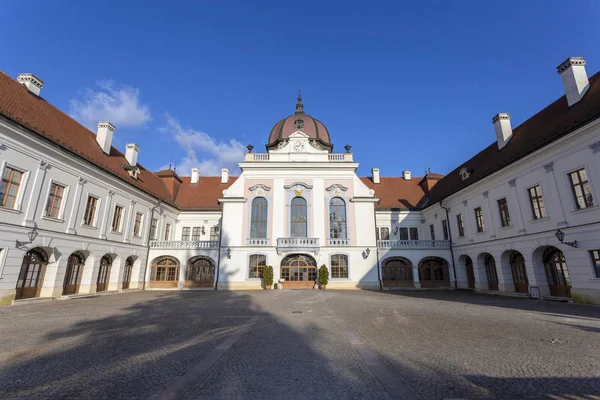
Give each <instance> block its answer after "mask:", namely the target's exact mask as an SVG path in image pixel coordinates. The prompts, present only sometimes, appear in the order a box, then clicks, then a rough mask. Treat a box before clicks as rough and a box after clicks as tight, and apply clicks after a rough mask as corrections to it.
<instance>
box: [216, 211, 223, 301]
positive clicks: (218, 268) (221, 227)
mask: <svg viewBox="0 0 600 400" xmlns="http://www.w3.org/2000/svg"><path fill="white" fill-rule="evenodd" d="M222 244H223V209H222V208H221V221H220V222H219V255H218V257H217V277H216V278H215V291H216V290H217V287H218V286H219V270H220V269H221V246H222Z"/></svg>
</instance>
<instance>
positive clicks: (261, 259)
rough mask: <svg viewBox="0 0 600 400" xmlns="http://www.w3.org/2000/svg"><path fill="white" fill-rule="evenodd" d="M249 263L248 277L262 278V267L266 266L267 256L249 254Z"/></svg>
mask: <svg viewBox="0 0 600 400" xmlns="http://www.w3.org/2000/svg"><path fill="white" fill-rule="evenodd" d="M249 261H250V263H249V265H248V277H249V278H262V276H263V269H264V268H265V267H266V266H267V256H265V255H263V254H252V255H250V260H249Z"/></svg>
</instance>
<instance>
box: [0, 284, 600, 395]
mask: <svg viewBox="0 0 600 400" xmlns="http://www.w3.org/2000/svg"><path fill="white" fill-rule="evenodd" d="M411 397H412V398H416V399H419V398H423V399H444V398H507V399H524V398H532V399H538V398H539V399H578V398H579V399H600V308H596V307H585V306H578V305H573V304H565V303H555V302H547V301H536V300H528V299H520V298H506V297H497V296H489V295H478V294H472V293H467V292H385V293H381V292H368V291H333V290H325V291H317V290H307V291H301V290H279V291H268V292H267V291H262V292H212V291H185V292H157V291H153V292H150V291H149V292H135V293H127V294H120V295H113V296H101V297H96V298H87V299H76V300H68V301H57V302H52V303H45V304H35V305H27V306H19V307H17V306H13V307H0V398H1V399H78V398H84V399H148V398H153V399H156V400H167V399H175V398H183V399H198V398H210V399H231V398H240V399H246V398H251V399H265V398H282V399H294V398H298V399H299V398H302V399H305V398H319V399H320V398H336V399H337V398H403V399H404V398H406V399H409V398H411Z"/></svg>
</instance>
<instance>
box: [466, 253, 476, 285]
mask: <svg viewBox="0 0 600 400" xmlns="http://www.w3.org/2000/svg"><path fill="white" fill-rule="evenodd" d="M465 268H466V270H467V285H468V287H469V289H473V290H475V271H473V260H472V259H471V257H469V256H466V257H465Z"/></svg>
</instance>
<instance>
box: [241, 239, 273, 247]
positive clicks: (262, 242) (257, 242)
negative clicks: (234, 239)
mask: <svg viewBox="0 0 600 400" xmlns="http://www.w3.org/2000/svg"><path fill="white" fill-rule="evenodd" d="M270 244H271V240H270V239H251V238H247V239H246V246H258V247H264V246H269V245H270Z"/></svg>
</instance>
